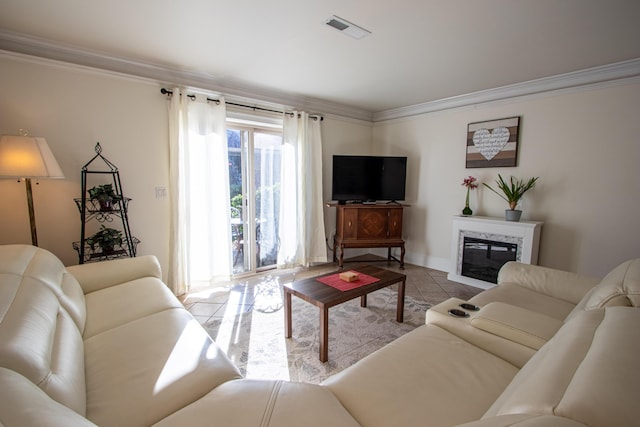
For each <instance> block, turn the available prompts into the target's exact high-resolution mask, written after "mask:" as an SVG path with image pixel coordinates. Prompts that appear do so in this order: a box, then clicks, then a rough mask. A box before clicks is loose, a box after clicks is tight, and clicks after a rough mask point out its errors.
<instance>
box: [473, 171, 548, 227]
mask: <svg viewBox="0 0 640 427" xmlns="http://www.w3.org/2000/svg"><path fill="white" fill-rule="evenodd" d="M536 181H538V177H537V176H536V177H533V178H530V179H529V180H528V181H525V180H522V179H517V178H514V177H513V176H512V177H511V178H510V179H509V182H508V183H507V182H506V181H505V180H504V179H502V176H500V174H498V179H497V180H496V184H497V186H498V188H499V189H500V190H501V191H502V193H499V192H498V191H497V190H495V189H494V188H493V187H491V186H490V185H489V184H487V183H486V182H485V183H484V186H485V187H487V188H488V189H489V190H491V191H493V192H494V193H496V194H497V195H498V196H500V197H502V198H503V199H504V200H506V202H507V203H509V209H506V210H505V212H504V213H505V219H506V220H507V221H520V215H522V211H521V210H517V209H516V206H517V205H518V202H519V201H520V199H521V198H522V196H523V195H524V193H526V192H527V191H529V190H530V189H532V188H533V187H534V186H535V185H536Z"/></svg>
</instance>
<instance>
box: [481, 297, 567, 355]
mask: <svg viewBox="0 0 640 427" xmlns="http://www.w3.org/2000/svg"><path fill="white" fill-rule="evenodd" d="M471 326H474V327H476V328H478V329H481V330H483V331H485V332H489V333H490V334H494V335H498V336H500V337H503V338H506V339H508V340H510V341H513V342H516V343H518V344H522V345H524V346H526V347H529V348H532V349H534V350H538V349H539V348H540V347H542V346H543V345H544V344H545V343H546V342H547V341H549V340H550V339H551V337H553V336H554V335H555V333H556V332H558V329H560V327H561V326H562V321H560V320H558V319H554V318H553V317H550V316H547V315H544V314H541V313H536V312H535V311H531V310H527V309H524V308H521V307H516V306H513V305H509V304H504V303H501V302H492V303H489V304H487V305H485V306H484V307H482V309H481V310H480V312H478V313H477V314H476V315H475V316H474V317H473V319H471Z"/></svg>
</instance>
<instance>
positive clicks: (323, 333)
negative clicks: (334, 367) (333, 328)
mask: <svg viewBox="0 0 640 427" xmlns="http://www.w3.org/2000/svg"><path fill="white" fill-rule="evenodd" d="M328 359H329V307H325V306H323V307H320V361H321V362H322V363H324V362H326V361H327V360H328Z"/></svg>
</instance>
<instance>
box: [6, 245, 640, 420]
mask: <svg viewBox="0 0 640 427" xmlns="http://www.w3.org/2000/svg"><path fill="white" fill-rule="evenodd" d="M539 269H540V267H528V266H527V267H523V266H521V265H520V264H511V265H508V266H506V267H505V268H503V271H501V275H500V281H501V284H500V286H498V287H497V288H494V289H492V290H490V291H486V292H483V293H482V294H480V295H478V296H477V297H475V298H474V299H473V301H472V302H473V303H474V304H476V305H478V306H479V307H480V309H479V310H478V311H469V316H468V317H463V318H454V317H453V316H450V315H448V310H449V309H451V308H455V307H459V304H460V303H461V301H460V300H456V299H451V300H449V301H447V302H445V303H443V304H440V305H438V306H436V307H433V308H432V309H430V310H429V311H428V313H427V314H428V315H427V324H426V325H424V326H421V327H419V328H417V329H416V330H414V331H412V332H411V333H409V334H406V335H405V336H403V337H402V338H400V339H398V340H396V341H395V342H393V343H391V344H389V345H387V346H385V347H384V348H382V349H381V350H379V351H377V352H375V353H374V354H372V355H370V356H369V357H367V358H365V359H363V360H361V361H360V362H358V363H357V364H356V365H354V366H352V367H351V368H349V369H347V370H345V371H343V372H341V373H340V374H338V375H336V376H334V377H332V378H330V379H329V380H327V381H326V382H325V384H323V385H321V386H319V385H311V384H300V383H291V382H284V381H276V380H273V381H255V380H247V379H242V378H240V375H239V373H238V370H237V369H236V368H235V367H234V366H233V365H232V363H231V362H230V361H229V360H228V359H227V357H226V356H225V355H224V353H223V352H222V351H220V349H219V348H218V346H217V345H216V344H215V342H213V341H212V339H211V338H210V337H209V336H208V335H207V334H206V333H205V331H204V330H203V329H202V328H201V327H200V325H198V323H197V322H196V321H195V320H194V319H193V317H192V316H191V315H190V314H189V313H188V312H187V311H186V310H185V309H184V308H183V307H182V305H181V304H180V302H179V301H178V300H177V299H176V298H175V297H174V296H173V295H172V294H171V293H170V292H169V291H168V289H167V287H166V286H165V285H164V284H163V283H162V281H161V280H160V277H161V275H160V268H159V265H158V263H157V260H156V259H155V258H154V257H151V256H146V257H138V258H132V259H120V260H115V261H108V262H102V263H94V264H85V265H81V266H73V267H67V268H65V267H64V266H63V265H62V264H61V262H60V261H59V260H58V259H57V258H56V257H55V256H53V255H52V254H51V253H49V252H47V251H45V250H42V249H38V248H35V247H32V246H26V245H7V246H0V425H2V426H7V427H9V426H93V425H100V426H143V425H144V426H146V425H158V426H200V425H202V426H205V425H206V426H211V425H220V426H303V425H304V426H358V425H362V426H413V425H425V426H450V425H458V424H463V423H469V424H468V426H469V427H471V426H474V427H484V426H523V427H524V426H552V425H553V426H572V427H575V426H609V425H620V426H622V425H637V424H638V418H637V416H636V415H635V412H636V411H635V405H636V403H635V402H636V401H637V399H638V397H639V396H640V369H638V368H637V364H636V363H635V362H636V359H637V357H638V354H640V310H638V309H637V308H633V307H635V306H638V302H639V301H638V298H639V297H640V292H639V290H640V284H639V283H640V260H635V261H630V262H628V263H625V264H623V265H621V266H620V267H618V268H617V269H615V270H614V271H612V273H610V274H609V275H608V276H607V277H605V279H603V280H602V281H601V282H600V281H597V280H593V279H586V278H580V277H578V276H576V275H572V274H570V273H562V272H556V271H555V270H548V269H542V270H539ZM516 286H517V287H516ZM511 288H513V289H511ZM520 288H522V289H523V290H521V289H520ZM567 288H570V289H567ZM531 292H534V293H535V294H534V295H535V297H536V298H540V301H541V302H539V304H534V303H533V297H530V294H531ZM491 294H493V296H491ZM538 294H540V295H542V296H539V295H538ZM485 295H489V296H491V297H488V296H485ZM547 297H548V298H553V299H559V300H561V303H557V304H558V305H559V306H563V308H562V309H556V308H553V309H550V305H551V306H553V307H556V306H555V305H554V304H555V302H553V303H550V302H549V301H552V300H549V299H548V298H547ZM483 298H484V299H483ZM565 303H566V304H568V305H567V306H566V307H565V306H564V305H565ZM620 306H623V307H620ZM605 307H606V308H605ZM465 425H466V424H465Z"/></svg>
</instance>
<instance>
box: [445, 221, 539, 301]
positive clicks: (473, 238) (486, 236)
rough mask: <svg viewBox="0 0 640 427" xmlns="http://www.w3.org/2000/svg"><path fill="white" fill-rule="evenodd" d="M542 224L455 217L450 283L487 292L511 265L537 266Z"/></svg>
mask: <svg viewBox="0 0 640 427" xmlns="http://www.w3.org/2000/svg"><path fill="white" fill-rule="evenodd" d="M541 228H542V223H541V222H537V221H520V222H512V221H504V220H502V219H499V218H489V217H478V216H473V217H463V216H456V217H454V220H453V232H452V239H451V248H452V249H451V270H450V273H449V275H448V276H447V278H448V279H449V280H452V281H455V282H459V283H464V284H466V285H471V286H475V287H479V288H482V289H488V288H491V287H493V286H495V284H496V283H497V281H498V280H497V279H498V271H500V268H501V267H502V266H503V265H504V264H505V263H506V262H508V261H518V262H523V263H527V264H536V263H537V262H538V247H539V241H540V229H541Z"/></svg>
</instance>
